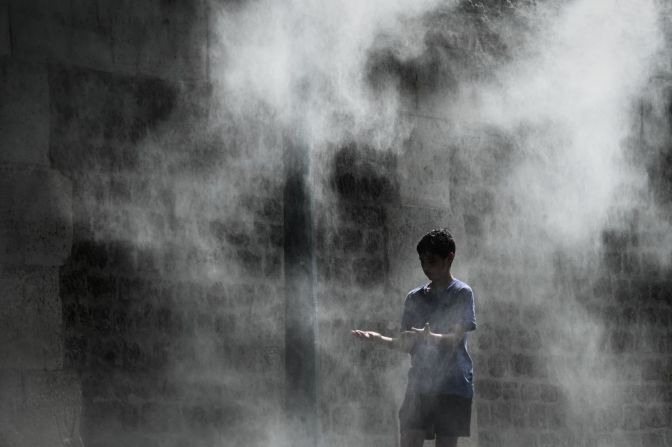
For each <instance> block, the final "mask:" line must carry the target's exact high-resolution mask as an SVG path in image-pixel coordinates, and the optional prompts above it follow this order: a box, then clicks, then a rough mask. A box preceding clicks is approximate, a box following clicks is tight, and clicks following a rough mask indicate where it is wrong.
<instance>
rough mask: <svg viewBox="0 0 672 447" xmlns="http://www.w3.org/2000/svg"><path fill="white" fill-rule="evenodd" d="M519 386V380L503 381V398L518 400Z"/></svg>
mask: <svg viewBox="0 0 672 447" xmlns="http://www.w3.org/2000/svg"><path fill="white" fill-rule="evenodd" d="M518 389H519V386H518V383H517V382H502V398H503V399H504V400H518V398H519V391H518Z"/></svg>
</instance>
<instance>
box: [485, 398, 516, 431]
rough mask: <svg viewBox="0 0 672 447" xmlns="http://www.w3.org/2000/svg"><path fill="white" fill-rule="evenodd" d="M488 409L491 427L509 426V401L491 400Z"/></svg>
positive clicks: (510, 411) (510, 410) (511, 408)
mask: <svg viewBox="0 0 672 447" xmlns="http://www.w3.org/2000/svg"><path fill="white" fill-rule="evenodd" d="M490 409H491V412H490V413H491V418H492V426H493V427H499V428H507V427H510V426H511V420H512V419H511V417H512V412H513V407H512V406H511V404H510V403H509V402H493V403H492V404H491V406H490Z"/></svg>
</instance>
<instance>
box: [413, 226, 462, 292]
mask: <svg viewBox="0 0 672 447" xmlns="http://www.w3.org/2000/svg"><path fill="white" fill-rule="evenodd" d="M416 249H417V251H418V255H419V256H420V265H421V266H422V270H423V272H425V275H427V277H428V278H429V279H430V280H432V281H437V280H440V279H442V278H446V277H450V266H451V265H452V263H453V259H454V258H455V240H454V239H453V235H452V234H450V232H449V231H448V230H447V229H445V228H440V229H437V230H432V231H430V232H429V233H427V234H425V235H424V236H423V237H422V239H420V242H418V246H417V247H416Z"/></svg>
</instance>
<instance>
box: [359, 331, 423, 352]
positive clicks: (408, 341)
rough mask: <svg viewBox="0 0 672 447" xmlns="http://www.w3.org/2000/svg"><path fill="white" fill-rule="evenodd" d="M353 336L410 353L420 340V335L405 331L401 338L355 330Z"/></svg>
mask: <svg viewBox="0 0 672 447" xmlns="http://www.w3.org/2000/svg"><path fill="white" fill-rule="evenodd" d="M351 333H352V335H354V336H355V337H357V338H360V339H362V340H367V341H370V342H372V343H375V344H377V345H380V346H384V347H386V348H388V349H394V350H395V351H401V352H406V353H410V352H411V350H412V349H413V345H415V342H416V341H417V340H418V338H419V337H418V333H417V332H415V331H403V332H402V333H401V334H400V335H399V337H397V338H393V337H386V336H384V335H381V334H379V333H378V332H374V331H362V330H359V329H353V330H352V331H351Z"/></svg>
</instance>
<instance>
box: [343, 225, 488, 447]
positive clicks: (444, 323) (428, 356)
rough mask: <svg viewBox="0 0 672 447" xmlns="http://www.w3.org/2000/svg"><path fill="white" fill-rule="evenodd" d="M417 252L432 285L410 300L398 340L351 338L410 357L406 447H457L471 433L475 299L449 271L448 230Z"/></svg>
mask: <svg viewBox="0 0 672 447" xmlns="http://www.w3.org/2000/svg"><path fill="white" fill-rule="evenodd" d="M417 251H418V255H419V256H420V265H421V266H422V270H423V272H424V273H425V275H426V276H427V278H429V280H430V282H429V283H428V284H427V285H425V286H422V287H418V288H416V289H413V290H411V291H410V292H409V293H408V295H407V296H406V299H405V301H404V311H403V315H402V317H401V333H400V335H399V337H398V338H391V337H385V336H383V335H381V334H379V333H377V332H373V331H363V330H358V329H355V330H353V331H352V334H353V335H354V336H355V337H357V338H360V339H362V340H367V341H369V342H373V343H376V344H380V345H383V346H386V347H388V348H392V349H397V350H400V351H403V352H408V353H409V354H410V355H411V369H410V370H409V372H408V386H407V388H406V396H405V397H404V402H403V403H402V405H401V409H400V410H399V429H400V432H401V433H400V435H401V447H420V446H422V445H423V443H424V440H425V439H434V438H436V447H455V446H456V445H457V438H458V437H459V436H469V434H470V420H471V401H472V399H473V395H474V385H473V367H472V361H471V357H469V353H468V352H467V332H469V331H473V330H475V329H476V315H475V311H474V295H473V292H472V290H471V288H470V287H469V286H468V285H467V284H465V283H463V282H462V281H460V280H458V279H456V278H453V276H452V274H451V273H450V268H451V266H452V263H453V259H454V258H455V241H454V240H453V236H452V235H451V234H450V233H449V232H448V230H446V229H439V230H432V231H430V232H429V233H427V234H426V235H425V236H423V237H422V239H421V240H420V242H419V243H418V246H417Z"/></svg>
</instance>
